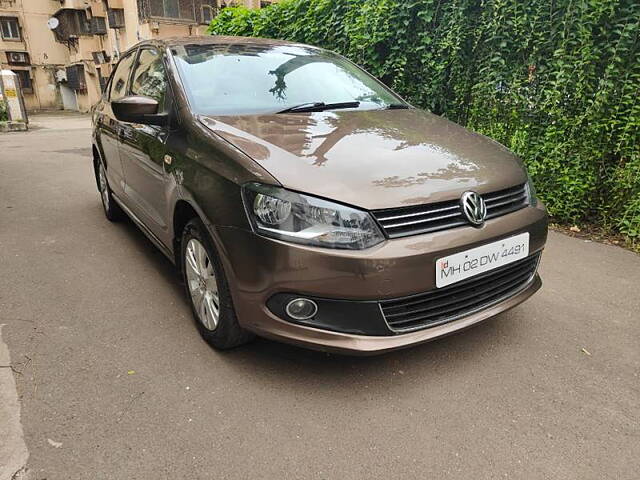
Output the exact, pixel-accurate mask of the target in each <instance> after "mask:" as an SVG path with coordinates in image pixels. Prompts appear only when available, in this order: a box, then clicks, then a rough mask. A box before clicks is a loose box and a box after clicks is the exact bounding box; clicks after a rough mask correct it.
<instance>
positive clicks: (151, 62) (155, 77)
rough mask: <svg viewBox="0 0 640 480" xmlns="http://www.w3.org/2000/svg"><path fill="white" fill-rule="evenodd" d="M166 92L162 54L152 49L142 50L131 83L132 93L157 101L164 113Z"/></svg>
mask: <svg viewBox="0 0 640 480" xmlns="http://www.w3.org/2000/svg"><path fill="white" fill-rule="evenodd" d="M166 90H167V77H166V75H165V71H164V65H163V64H162V56H161V55H160V52H158V51H157V50H155V49H151V48H144V49H142V50H140V56H139V57H138V62H137V64H136V68H135V71H134V73H133V80H132V82H131V93H132V94H134V95H144V96H146V97H151V98H153V99H154V100H157V101H158V104H159V105H160V107H159V110H160V111H162V110H163V108H164V98H165V92H166Z"/></svg>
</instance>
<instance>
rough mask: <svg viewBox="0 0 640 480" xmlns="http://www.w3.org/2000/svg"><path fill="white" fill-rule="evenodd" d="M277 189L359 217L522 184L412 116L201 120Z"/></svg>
mask: <svg viewBox="0 0 640 480" xmlns="http://www.w3.org/2000/svg"><path fill="white" fill-rule="evenodd" d="M200 121H201V122H202V123H203V124H204V125H206V126H207V127H208V128H209V129H210V130H212V131H213V132H214V133H216V134H217V135H219V136H220V137H222V138H224V139H225V140H226V141H228V142H230V143H231V144H233V145H235V146H236V147H237V148H238V149H240V150H242V151H243V152H244V153H245V154H247V155H248V156H250V157H251V158H252V159H253V160H254V161H256V162H257V163H258V164H260V166H262V167H263V168H264V169H266V170H267V171H268V172H269V173H270V174H271V175H273V177H274V178H276V179H277V180H278V181H279V182H280V183H281V184H282V185H283V186H284V187H287V188H290V189H293V190H297V191H300V192H305V193H310V194H314V195H318V196H321V197H325V198H329V199H333V200H337V201H340V202H344V203H347V204H351V205H355V206H359V207H362V208H366V209H379V208H390V207H400V206H409V205H417V204H422V203H428V202H437V201H443V200H452V199H456V198H459V197H460V195H461V194H462V193H463V192H465V191H467V190H475V191H477V192H478V193H485V192H490V191H495V190H501V189H503V188H508V187H511V186H514V185H517V184H521V183H524V182H525V181H526V173H525V171H524V168H523V166H522V163H521V162H520V160H518V159H517V157H515V155H513V154H512V153H511V152H510V151H509V150H507V149H506V148H505V147H503V146H502V145H500V144H499V143H497V142H495V141H493V140H491V139H489V138H487V137H485V136H483V135H479V134H477V133H473V132H471V131H469V130H466V129H465V128H463V127H461V126H459V125H457V124H455V123H453V122H450V121H448V120H446V119H444V118H442V117H439V116H437V115H433V114H431V113H428V112H425V111H422V110H418V109H408V110H369V111H358V110H350V111H346V110H345V111H334V112H315V113H291V114H269V115H241V116H226V115H225V116H219V117H216V116H201V117H200Z"/></svg>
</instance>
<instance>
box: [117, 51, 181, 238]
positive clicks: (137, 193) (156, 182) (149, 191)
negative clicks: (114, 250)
mask: <svg viewBox="0 0 640 480" xmlns="http://www.w3.org/2000/svg"><path fill="white" fill-rule="evenodd" d="M167 88H168V87H167V75H166V71H165V68H164V63H163V59H162V53H161V52H160V51H159V50H158V49H157V48H154V47H150V46H143V47H140V50H139V54H138V57H137V59H136V62H135V66H134V69H133V74H132V76H131V85H130V87H129V94H130V95H143V96H146V97H150V98H153V99H154V100H156V101H157V102H158V104H159V108H158V113H162V112H165V111H166V110H167V109H168V108H169V103H170V102H169V99H168V96H167ZM120 133H121V135H120V138H121V143H120V159H121V161H122V166H123V168H124V174H125V177H126V185H125V193H126V195H127V196H128V197H129V199H131V201H132V209H133V210H134V213H135V214H136V215H137V216H138V217H139V218H140V219H141V220H142V221H143V222H144V224H145V225H146V226H147V227H148V228H149V229H150V230H151V231H152V232H153V233H154V234H155V235H156V236H157V237H158V238H160V239H161V240H166V238H167V233H168V220H167V219H168V216H169V215H168V211H167V205H168V200H167V195H166V192H167V188H166V182H167V181H168V176H167V174H166V172H165V170H164V165H163V162H164V155H165V153H166V147H165V142H166V140H167V136H168V127H159V126H156V125H141V124H137V123H123V125H122V129H121V132H120Z"/></svg>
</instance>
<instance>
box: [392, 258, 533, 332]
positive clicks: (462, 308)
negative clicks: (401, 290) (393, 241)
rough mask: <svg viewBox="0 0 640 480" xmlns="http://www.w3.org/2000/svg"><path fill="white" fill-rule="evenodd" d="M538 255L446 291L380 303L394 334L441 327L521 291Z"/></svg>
mask: <svg viewBox="0 0 640 480" xmlns="http://www.w3.org/2000/svg"><path fill="white" fill-rule="evenodd" d="M539 259H540V253H535V254H533V255H530V256H529V257H527V258H523V259H522V260H518V261H516V262H513V263H510V264H508V265H505V266H504V267H500V268H497V269H495V270H492V271H490V272H487V273H484V274H481V275H478V276H476V277H472V278H470V279H468V280H464V281H462V282H459V283H455V284H453V285H450V286H448V287H444V288H438V289H435V290H430V291H428V292H425V293H419V294H417V295H411V296H408V297H403V298H396V299H391V300H383V301H381V302H380V307H381V308H382V313H383V315H384V317H385V319H386V321H387V323H388V325H389V327H390V328H391V330H393V331H395V332H398V333H400V332H406V331H412V330H418V329H422V328H427V327H433V326H436V325H441V324H443V323H446V322H450V321H453V320H456V319H458V318H460V317H462V316H464V315H468V314H470V313H473V312H475V311H479V310H482V309H483V308H487V307H489V306H490V305H493V304H495V303H498V302H500V301H502V300H505V299H507V298H509V297H511V296H513V295H515V294H516V293H518V292H519V291H520V290H522V289H523V288H524V287H525V286H526V285H527V284H528V283H529V282H530V281H531V279H532V278H533V276H534V274H535V273H536V269H537V267H538V261H539Z"/></svg>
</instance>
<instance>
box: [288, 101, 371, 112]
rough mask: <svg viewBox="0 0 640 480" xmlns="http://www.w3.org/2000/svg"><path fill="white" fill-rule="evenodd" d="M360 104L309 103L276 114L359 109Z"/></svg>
mask: <svg viewBox="0 0 640 480" xmlns="http://www.w3.org/2000/svg"><path fill="white" fill-rule="evenodd" d="M359 106H360V102H357V101H355V102H336V103H324V102H307V103H301V104H300V105H294V106H293V107H289V108H285V109H284V110H280V111H279V112H276V113H293V112H323V111H325V110H333V109H337V108H358V107H359Z"/></svg>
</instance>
